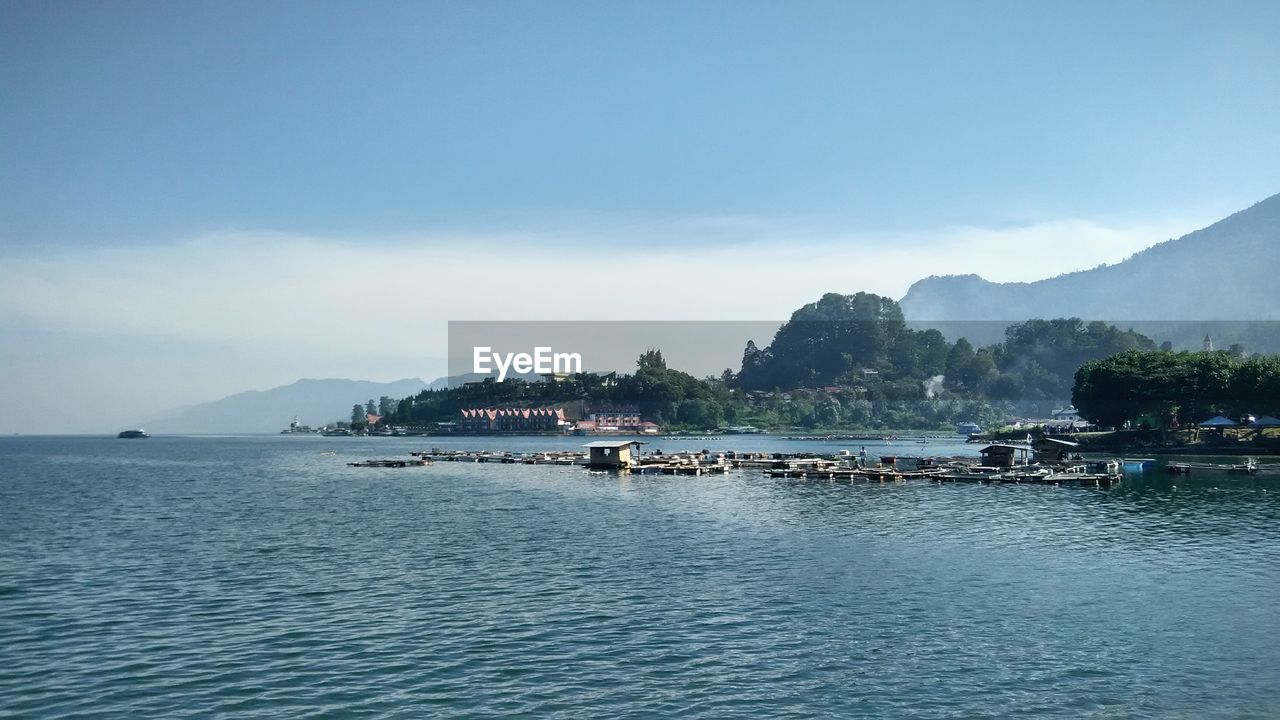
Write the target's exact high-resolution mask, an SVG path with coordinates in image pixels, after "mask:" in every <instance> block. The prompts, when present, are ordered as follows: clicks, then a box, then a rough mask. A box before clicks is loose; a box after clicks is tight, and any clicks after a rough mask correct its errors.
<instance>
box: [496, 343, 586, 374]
mask: <svg viewBox="0 0 1280 720" xmlns="http://www.w3.org/2000/svg"><path fill="white" fill-rule="evenodd" d="M472 358H473V360H474V362H473V363H472V365H471V368H472V372H474V373H476V374H478V375H488V374H489V373H491V372H493V371H494V370H497V371H498V382H502V381H503V380H506V379H507V372H508V371H514V372H515V373H516V374H517V375H524V374H527V373H538V374H540V375H547V374H552V373H554V374H564V375H571V374H573V373H580V372H582V355H581V354H579V353H558V352H553V351H552V350H551V348H549V347H535V348H534V349H533V354H532V355H530V354H529V353H497V352H494V351H493V348H491V347H475V348H473V355H472Z"/></svg>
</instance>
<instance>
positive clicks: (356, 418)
mask: <svg viewBox="0 0 1280 720" xmlns="http://www.w3.org/2000/svg"><path fill="white" fill-rule="evenodd" d="M364 421H365V414H364V406H363V405H361V404H360V403H356V404H355V405H352V406H351V424H352V425H359V424H361V423H363V422H364Z"/></svg>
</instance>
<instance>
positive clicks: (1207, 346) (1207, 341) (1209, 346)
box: [1204, 333, 1213, 352]
mask: <svg viewBox="0 0 1280 720" xmlns="http://www.w3.org/2000/svg"><path fill="white" fill-rule="evenodd" d="M1204 351H1205V352H1213V338H1211V337H1209V335H1208V334H1207V333H1206V334H1205V336H1204Z"/></svg>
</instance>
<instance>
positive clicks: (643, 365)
mask: <svg viewBox="0 0 1280 720" xmlns="http://www.w3.org/2000/svg"><path fill="white" fill-rule="evenodd" d="M636 368H638V369H640V370H666V369H667V361H666V360H664V359H663V358H662V351H661V350H654V349H653V348H649V349H648V350H645V351H644V352H643V353H641V354H640V359H639V360H636Z"/></svg>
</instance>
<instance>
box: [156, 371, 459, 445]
mask: <svg viewBox="0 0 1280 720" xmlns="http://www.w3.org/2000/svg"><path fill="white" fill-rule="evenodd" d="M439 382H440V381H436V382H435V383H432V385H435V384H436V383H439ZM427 387H428V384H427V383H425V382H423V381H422V380H419V379H417V378H412V379H406V380H397V381H395V382H389V383H378V382H369V381H366V380H341V379H329V380H299V381H297V382H295V383H293V384H291V385H283V386H281V387H277V388H272V389H270V390H261V391H259V390H250V391H248V392H242V393H236V394H235V395H231V396H228V397H225V398H222V399H221V400H215V401H213V402H208V403H202V404H200V405H193V406H191V407H188V408H184V409H182V410H180V411H178V412H175V413H174V414H172V415H170V416H169V417H165V418H161V419H159V420H153V421H151V422H149V423H147V424H146V425H145V427H146V428H147V429H148V430H150V431H152V432H161V433H264V432H279V431H280V430H282V429H284V428H286V427H288V425H289V422H290V421H292V420H293V418H294V416H297V418H298V421H299V422H301V423H303V424H304V425H311V426H312V427H318V426H320V425H324V424H326V423H332V422H335V421H338V420H346V419H348V417H349V416H350V413H351V406H352V405H354V404H355V403H361V404H363V403H364V402H365V401H366V400H368V399H370V398H373V399H374V400H375V401H377V400H378V398H380V397H382V396H383V395H387V396H389V397H392V398H395V399H397V400H398V399H400V398H405V397H408V396H410V395H416V394H418V393H419V392H421V391H422V390H424V389H426V388H427Z"/></svg>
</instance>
